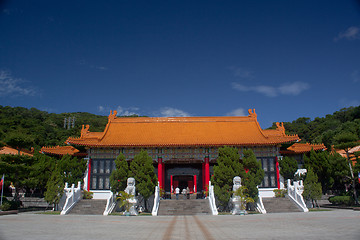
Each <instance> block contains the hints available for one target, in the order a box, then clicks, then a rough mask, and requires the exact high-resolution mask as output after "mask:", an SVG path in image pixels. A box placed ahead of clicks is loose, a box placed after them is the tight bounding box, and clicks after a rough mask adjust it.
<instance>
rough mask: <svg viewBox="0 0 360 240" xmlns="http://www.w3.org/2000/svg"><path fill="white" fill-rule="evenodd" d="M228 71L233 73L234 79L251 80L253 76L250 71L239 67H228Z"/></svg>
mask: <svg viewBox="0 0 360 240" xmlns="http://www.w3.org/2000/svg"><path fill="white" fill-rule="evenodd" d="M229 69H230V70H232V71H233V74H234V76H235V77H240V78H245V79H252V78H254V75H253V73H252V72H251V71H249V70H246V69H244V68H241V67H229Z"/></svg>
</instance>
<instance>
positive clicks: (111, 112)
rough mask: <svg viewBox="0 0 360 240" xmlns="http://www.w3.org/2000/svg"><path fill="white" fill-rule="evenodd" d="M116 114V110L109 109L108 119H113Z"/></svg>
mask: <svg viewBox="0 0 360 240" xmlns="http://www.w3.org/2000/svg"><path fill="white" fill-rule="evenodd" d="M116 115H117V111H116V110H114V111H111V110H110V115H109V121H110V120H114V119H115V118H116Z"/></svg>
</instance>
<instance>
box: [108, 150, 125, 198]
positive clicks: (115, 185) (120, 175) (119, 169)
mask: <svg viewBox="0 0 360 240" xmlns="http://www.w3.org/2000/svg"><path fill="white" fill-rule="evenodd" d="M115 166H116V169H115V170H114V171H112V173H111V175H110V186H111V191H112V192H113V193H117V192H120V191H124V190H125V188H126V183H127V178H128V177H129V164H128V162H127V161H126V159H125V156H124V154H122V153H120V154H119V156H117V158H116V159H115Z"/></svg>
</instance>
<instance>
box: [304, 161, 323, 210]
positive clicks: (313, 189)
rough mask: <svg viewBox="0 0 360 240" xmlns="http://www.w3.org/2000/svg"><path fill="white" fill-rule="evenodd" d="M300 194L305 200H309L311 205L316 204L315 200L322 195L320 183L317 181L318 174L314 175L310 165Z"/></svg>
mask: <svg viewBox="0 0 360 240" xmlns="http://www.w3.org/2000/svg"><path fill="white" fill-rule="evenodd" d="M302 195H303V197H304V198H305V200H308V201H311V202H312V205H313V206H318V204H317V200H319V199H320V198H321V195H322V192H321V183H320V182H319V181H318V176H316V174H315V173H314V171H313V170H312V168H311V167H310V168H308V169H307V173H306V178H305V181H304V192H303V193H302ZM315 204H316V205H315Z"/></svg>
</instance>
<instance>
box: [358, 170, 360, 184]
mask: <svg viewBox="0 0 360 240" xmlns="http://www.w3.org/2000/svg"><path fill="white" fill-rule="evenodd" d="M358 180H359V183H360V172H358Z"/></svg>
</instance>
